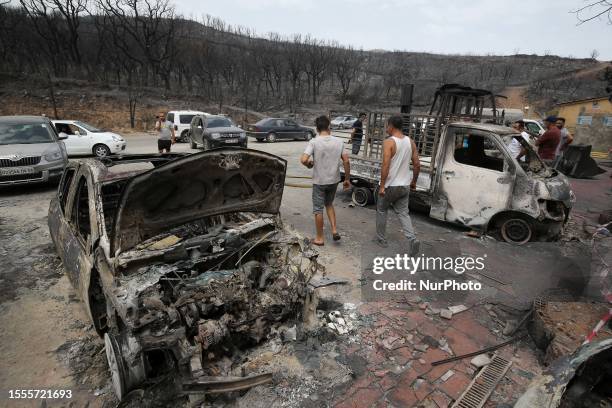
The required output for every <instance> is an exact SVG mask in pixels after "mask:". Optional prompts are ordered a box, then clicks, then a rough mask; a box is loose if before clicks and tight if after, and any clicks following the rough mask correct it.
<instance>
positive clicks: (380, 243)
mask: <svg viewBox="0 0 612 408" xmlns="http://www.w3.org/2000/svg"><path fill="white" fill-rule="evenodd" d="M372 242H374V243H375V244H376V245H378V246H379V247H381V248H389V243H388V242H387V240H386V239H380V238H374V239H372Z"/></svg>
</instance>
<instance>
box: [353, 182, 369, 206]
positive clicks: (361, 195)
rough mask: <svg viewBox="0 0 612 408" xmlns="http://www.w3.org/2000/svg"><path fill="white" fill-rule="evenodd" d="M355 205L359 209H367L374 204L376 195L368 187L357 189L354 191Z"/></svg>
mask: <svg viewBox="0 0 612 408" xmlns="http://www.w3.org/2000/svg"><path fill="white" fill-rule="evenodd" d="M352 199H353V203H354V204H355V205H357V206H359V207H365V206H366V205H368V204H372V203H373V202H374V194H373V193H372V190H370V189H369V188H367V187H356V188H354V189H353V196H352Z"/></svg>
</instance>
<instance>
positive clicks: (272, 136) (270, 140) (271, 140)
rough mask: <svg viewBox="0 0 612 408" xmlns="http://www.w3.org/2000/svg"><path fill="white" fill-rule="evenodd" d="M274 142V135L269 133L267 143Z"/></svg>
mask: <svg viewBox="0 0 612 408" xmlns="http://www.w3.org/2000/svg"><path fill="white" fill-rule="evenodd" d="M275 140H276V135H275V134H274V133H270V134H269V135H268V142H274V141H275Z"/></svg>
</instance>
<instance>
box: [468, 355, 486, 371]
mask: <svg viewBox="0 0 612 408" xmlns="http://www.w3.org/2000/svg"><path fill="white" fill-rule="evenodd" d="M490 362H491V359H490V358H489V356H487V355H486V354H480V355H477V356H476V357H474V358H473V359H472V360H471V361H470V364H471V365H473V366H474V367H478V368H480V367H484V366H486V365H487V364H489V363H490Z"/></svg>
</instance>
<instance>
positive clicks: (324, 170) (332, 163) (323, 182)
mask: <svg viewBox="0 0 612 408" xmlns="http://www.w3.org/2000/svg"><path fill="white" fill-rule="evenodd" d="M315 125H316V127H317V132H318V133H319V136H317V137H315V138H314V139H312V140H310V141H309V142H308V145H307V146H306V150H305V151H304V153H303V154H302V157H301V158H300V161H301V163H302V164H303V165H304V166H306V167H308V168H313V167H314V169H313V172H312V212H313V213H314V218H315V226H316V230H317V236H316V238H315V239H314V240H313V241H312V243H313V244H315V245H319V246H322V245H323V244H324V239H323V207H325V210H326V212H327V218H328V219H329V223H330V225H331V231H332V237H333V238H334V241H338V240H340V234H338V229H337V226H336V212H335V210H334V205H333V203H334V197H335V196H336V190H337V189H338V183H339V182H340V166H339V165H340V160H342V164H343V165H344V190H348V188H349V186H350V182H349V180H350V176H351V169H350V165H349V160H348V155H347V154H346V153H345V152H344V151H343V150H344V143H343V142H342V140H341V139H339V138H337V137H335V136H332V135H331V132H330V130H329V118H328V117H327V116H319V117H318V118H317V119H316V120H315Z"/></svg>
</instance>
